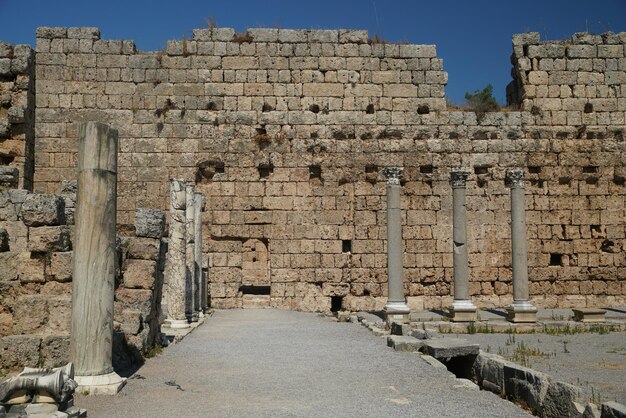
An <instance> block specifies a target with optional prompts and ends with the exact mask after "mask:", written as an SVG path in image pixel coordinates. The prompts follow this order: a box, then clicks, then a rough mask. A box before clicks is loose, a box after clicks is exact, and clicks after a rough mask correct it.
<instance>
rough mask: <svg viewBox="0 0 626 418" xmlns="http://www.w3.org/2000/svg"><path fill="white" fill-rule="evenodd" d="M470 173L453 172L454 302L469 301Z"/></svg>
mask: <svg viewBox="0 0 626 418" xmlns="http://www.w3.org/2000/svg"><path fill="white" fill-rule="evenodd" d="M467 175H468V173H467V172H465V171H453V172H452V179H451V183H452V263H453V266H454V300H469V269H468V264H467V221H466V199H465V182H466V180H467Z"/></svg>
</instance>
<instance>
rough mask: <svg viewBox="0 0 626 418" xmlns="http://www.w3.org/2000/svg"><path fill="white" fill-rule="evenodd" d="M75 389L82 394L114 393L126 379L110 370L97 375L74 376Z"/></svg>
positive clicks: (122, 385)
mask: <svg viewBox="0 0 626 418" xmlns="http://www.w3.org/2000/svg"><path fill="white" fill-rule="evenodd" d="M74 380H75V381H76V383H77V384H78V388H77V389H76V391H77V392H78V393H82V394H83V395H116V394H117V393H118V392H119V391H120V390H121V389H122V388H123V387H124V385H125V384H126V379H125V378H123V377H120V376H119V375H118V374H117V373H115V372H111V373H107V374H101V375H97V376H74Z"/></svg>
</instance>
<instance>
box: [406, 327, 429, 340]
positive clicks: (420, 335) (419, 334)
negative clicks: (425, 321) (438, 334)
mask: <svg viewBox="0 0 626 418" xmlns="http://www.w3.org/2000/svg"><path fill="white" fill-rule="evenodd" d="M410 335H411V337H414V338H417V339H418V340H429V339H431V338H433V333H432V332H431V331H427V330H423V329H415V330H413V331H411V334H410Z"/></svg>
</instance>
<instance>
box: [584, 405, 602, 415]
mask: <svg viewBox="0 0 626 418" xmlns="http://www.w3.org/2000/svg"><path fill="white" fill-rule="evenodd" d="M583 418H601V415H600V408H598V405H596V404H593V403H591V402H589V403H588V404H587V406H586V407H585V412H583Z"/></svg>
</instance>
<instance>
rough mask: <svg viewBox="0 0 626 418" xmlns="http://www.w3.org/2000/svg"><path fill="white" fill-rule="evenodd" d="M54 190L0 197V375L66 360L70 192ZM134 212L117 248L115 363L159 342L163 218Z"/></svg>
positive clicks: (72, 194) (71, 220)
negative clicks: (130, 233) (133, 224)
mask: <svg viewBox="0 0 626 418" xmlns="http://www.w3.org/2000/svg"><path fill="white" fill-rule="evenodd" d="M62 186H63V188H62V190H61V192H62V195H49V194H38V193H31V192H29V191H27V190H19V189H10V190H4V191H0V369H9V370H12V369H17V368H20V367H24V366H29V367H37V366H46V367H56V366H59V365H62V364H65V363H67V361H69V359H68V354H69V333H70V321H71V308H72V306H71V305H72V256H73V251H72V241H73V229H74V228H73V224H74V206H75V204H74V203H75V198H76V196H75V193H76V188H75V187H76V186H75V184H73V185H72V184H71V183H65V184H63V185H62ZM139 212H140V213H144V214H145V213H146V212H147V214H145V215H143V216H140V217H139V218H141V220H140V222H137V224H138V225H144V227H139V226H138V227H137V231H136V236H134V237H126V238H122V239H120V240H119V242H120V245H119V246H118V256H119V263H118V271H117V280H116V292H115V297H116V300H115V317H114V321H115V322H114V323H115V331H116V333H115V334H114V340H115V341H114V344H115V348H114V356H115V361H116V365H128V363H131V362H137V361H140V360H141V356H142V355H143V354H145V353H146V352H147V351H148V350H149V349H150V348H151V347H152V346H154V344H155V343H160V315H161V309H160V305H161V304H160V301H161V288H162V284H163V273H162V272H163V264H164V260H165V254H164V248H162V246H163V247H164V245H165V244H163V243H162V241H161V236H162V234H163V227H164V222H163V213H160V219H161V221H160V222H158V221H157V222H154V221H153V219H154V218H155V216H154V212H155V211H150V210H148V211H146V210H142V211H139ZM156 212H158V211H156ZM156 218H158V213H157V216H156ZM145 219H148V222H146V221H145ZM157 220H158V219H157ZM146 223H151V227H150V228H146V227H145V225H146Z"/></svg>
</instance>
